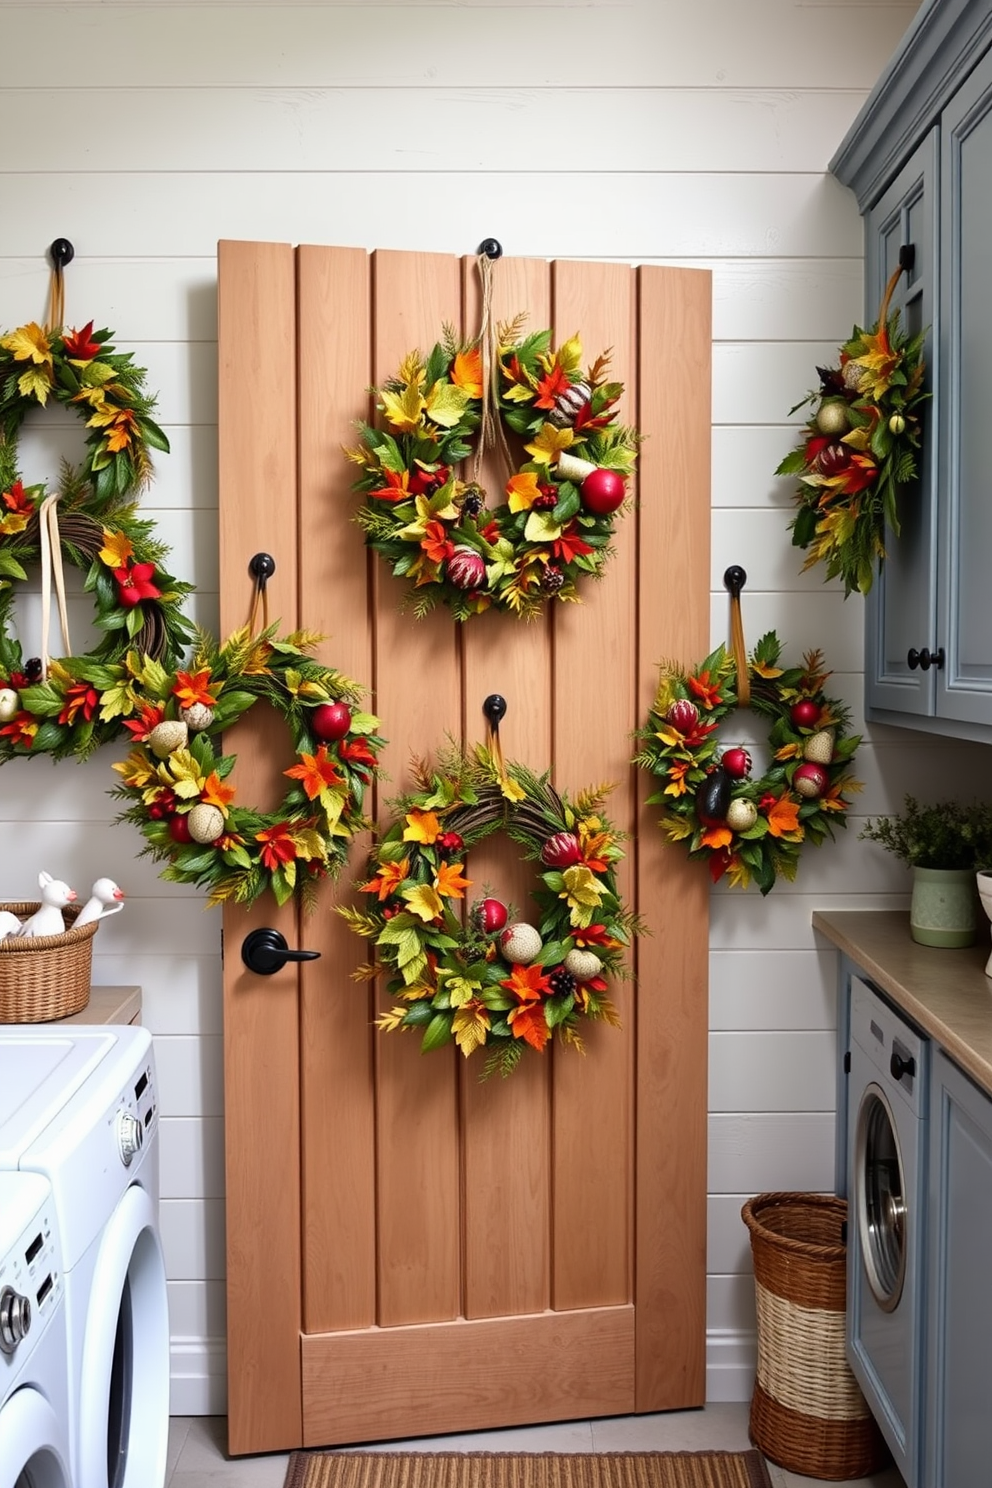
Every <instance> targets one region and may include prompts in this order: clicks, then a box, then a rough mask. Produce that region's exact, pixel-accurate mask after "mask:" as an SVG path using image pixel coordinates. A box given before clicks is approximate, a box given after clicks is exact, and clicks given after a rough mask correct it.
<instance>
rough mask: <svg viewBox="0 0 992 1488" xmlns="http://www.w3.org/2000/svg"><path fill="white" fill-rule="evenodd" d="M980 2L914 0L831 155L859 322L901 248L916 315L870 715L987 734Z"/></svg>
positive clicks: (875, 628)
mask: <svg viewBox="0 0 992 1488" xmlns="http://www.w3.org/2000/svg"><path fill="white" fill-rule="evenodd" d="M990 48H992V7H990V6H989V4H988V0H926V3H925V4H924V5H923V6H921V9H920V11H919V13H918V15H917V18H916V21H915V22H914V25H913V27H912V28H911V29H910V31H909V33H908V34H907V37H906V39H905V41H904V42H903V45H902V48H901V49H900V51H899V53H898V54H897V56H896V58H895V59H894V61H893V63H892V65H891V66H890V68H889V69H888V71H887V72H886V73H885V74H884V76H883V77H882V79H881V80H880V82H879V84H878V85H877V87H876V88H875V89H874V90H873V92H872V94H871V96H870V98H869V99H868V102H867V103H866V104H865V107H864V108H863V109H862V111H861V113H860V114H859V116H858V118H857V120H856V121H855V123H854V125H853V127H852V129H851V131H850V132H849V134H848V136H847V138H846V139H845V140H844V142H843V144H842V145H841V147H840V149H839V150H838V152H837V155H836V156H835V157H834V160H833V161H832V162H831V169H832V171H833V172H834V174H835V175H836V176H837V177H838V179H839V180H841V181H843V182H844V183H845V184H846V185H849V186H851V187H852V188H853V189H854V191H855V192H856V194H857V197H858V202H859V206H860V207H861V210H862V213H863V215H864V221H865V257H866V274H865V285H866V305H865V319H866V323H868V324H871V323H873V322H874V320H875V319H876V317H877V315H878V307H879V304H880V302H881V297H882V291H883V289H884V285H885V282H886V278H887V276H888V274H889V273H890V272H891V270H892V268H894V266H895V265H896V263H897V262H898V261H899V253H900V250H905V249H906V248H910V250H911V258H912V267H911V268H910V269H909V272H908V274H906V275H904V277H903V280H902V281H901V283H900V290H899V297H898V298H897V300H896V302H895V303H896V304H898V305H900V308H901V310H902V314H903V317H904V320H905V321H908V323H909V324H910V326H914V327H915V326H921V325H923V326H929V327H930V328H931V330H930V338H929V345H928V348H927V365H928V375H929V384H930V391H931V393H932V403H931V405H930V409H929V417H928V420H927V422H926V425H925V444H924V449H923V458H922V461H921V466H922V468H921V471H920V481H919V488H918V490H917V491H916V492H913V493H908V494H907V495H906V497H905V498H904V499H903V501H902V506H901V511H902V518H901V522H902V532H901V535H900V536H899V537H898V538H896V537H895V536H894V535H890V536H889V537H888V539H887V542H886V549H887V553H888V557H887V559H886V562H885V564H884V565H883V568H882V572H881V575H880V577H879V579H878V581H877V582H876V584H875V585H874V586H873V588H872V592H871V594H870V595H869V596H868V601H867V605H866V634H865V642H866V653H865V710H866V716H867V717H868V718H869V719H871V720H873V721H879V722H885V723H891V724H901V725H904V726H906V727H910V728H915V729H923V730H926V731H930V732H934V733H941V734H945V735H949V736H956V737H960V738H972V739H978V740H981V741H984V742H989V741H992V583H990V573H992V497H990V491H989V485H990V479H992V478H990V475H989V470H990V461H989V457H988V453H987V450H986V448H985V446H986V444H987V430H988V428H989V425H990V414H992V297H990V296H989V293H988V286H989V284H990V283H992V50H990Z"/></svg>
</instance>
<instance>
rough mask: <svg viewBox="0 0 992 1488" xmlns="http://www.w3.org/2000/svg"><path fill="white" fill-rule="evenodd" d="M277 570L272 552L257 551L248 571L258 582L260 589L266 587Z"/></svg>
mask: <svg viewBox="0 0 992 1488" xmlns="http://www.w3.org/2000/svg"><path fill="white" fill-rule="evenodd" d="M275 571H276V560H275V559H274V558H273V557H272V555H271V554H270V553H256V554H255V556H254V558H253V559H252V560H251V562H250V563H249V565H248V572H249V573H250V574H251V576H252V578H253V579H254V580H255V581H256V582H257V584H258V587H259V589H264V588H265V586H266V584H267V583H268V581H269V579H271V577H272V575H273V574H274V573H275Z"/></svg>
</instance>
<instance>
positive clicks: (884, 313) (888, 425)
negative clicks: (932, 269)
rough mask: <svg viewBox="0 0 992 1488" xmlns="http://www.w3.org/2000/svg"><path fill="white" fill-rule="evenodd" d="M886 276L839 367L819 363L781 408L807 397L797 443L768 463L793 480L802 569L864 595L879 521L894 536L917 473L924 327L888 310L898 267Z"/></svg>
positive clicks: (874, 562) (878, 555)
mask: <svg viewBox="0 0 992 1488" xmlns="http://www.w3.org/2000/svg"><path fill="white" fill-rule="evenodd" d="M902 272H903V269H902V266H900V267H899V268H898V269H897V270H896V271H895V273H894V274H893V275H892V277H891V278H890V280H889V283H888V285H887V286H886V290H885V297H884V299H883V301H882V306H881V309H880V311H879V317H878V320H877V321H876V323H875V325H873V326H872V327H871V329H870V330H867V331H865V330H862V329H861V328H860V327H858V326H855V327H854V330H853V332H852V334H851V339H850V340H849V341H847V342H845V344H844V346H843V347H842V348H841V350H840V357H839V365H838V366H837V367H818V368H817V369H816V370H817V372H818V373H819V376H820V387H819V390H818V391H817V392H811V393H808V394H807V395H806V397H805V398H803V399H802V401H801V402H799V403H797V404H796V405H795V407H794V408H791V409H790V410H789V412H790V415H791V414H793V413H796V412H797V410H798V409H800V408H805V407H806V406H807V405H810V404H812V405H814V412H813V414H812V416H811V417H810V418H809V419H808V420H807V422H806V424H805V426H804V428H803V431H802V434H801V437H800V444H799V446H798V448H797V449H794V450H793V451H792V452H791V453H790V454H788V455H786V457H785V459H784V460H783V461H782V463H781V464H780V465H779V467H778V469H777V470H776V472H775V473H776V475H794V476H798V478H799V485H798V487H797V490H796V492H795V501H796V504H797V506H798V507H799V511H798V513H797V514H796V516H795V517H794V518H793V520H792V522H791V523H790V528H791V531H792V542H793V546H794V547H797V548H803V549H805V550H808V557H807V558H806V561H805V563H804V564H803V569H802V571H803V572H805V571H806V570H807V569H809V568H812V567H814V565H815V564H817V563H823V564H825V565H826V576H827V578H828V579H834V578H840V579H842V580H843V583H844V597H845V598H846V597H847V596H848V595H849V594H851V593H852V592H853V591H855V590H857V591H859V592H860V593H862V594H867V593H868V592H869V590H870V589H871V586H872V582H873V580H874V577H875V570H876V568H877V566H878V565H879V564H880V563H882V562H883V561H884V558H885V527H886V524H888V527H889V528H890V530H891V531H892V532H893V533H894V534H895V535H896V536H898V535H899V526H900V522H899V500H900V497H901V496H902V495H903V494H904V492H905V490H906V488H907V487H908V486H909V485H910V483H911V482H912V481H913V480H915V478H916V451H917V450H918V448H919V445H920V435H921V425H920V412H919V409H920V404H921V403H923V402H924V401H925V400H926V399H927V398H928V397H929V394H928V393H927V392H925V391H924V388H923V375H924V370H925V368H924V363H923V345H924V341H925V339H926V332H925V331H921V332H919V333H918V334H917V335H915V336H911V335H909V334H907V333H906V332H904V331H902V330H901V329H900V326H899V311H898V310H897V311H896V312H895V313H894V314H893V315H892V316H891V317H890V316H888V307H889V302H890V301H891V298H892V294H893V291H894V289H895V287H896V284H897V282H898V279H899V276H900V274H901V273H902Z"/></svg>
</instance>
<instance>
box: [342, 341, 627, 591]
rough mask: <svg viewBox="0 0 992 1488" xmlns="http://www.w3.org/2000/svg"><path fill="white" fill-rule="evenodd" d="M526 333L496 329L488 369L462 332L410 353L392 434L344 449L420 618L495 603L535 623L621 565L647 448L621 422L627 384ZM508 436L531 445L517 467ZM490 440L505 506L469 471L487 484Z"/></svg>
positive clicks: (382, 403) (395, 395)
mask: <svg viewBox="0 0 992 1488" xmlns="http://www.w3.org/2000/svg"><path fill="white" fill-rule="evenodd" d="M522 323H523V317H518V319H517V320H515V321H514V322H513V323H512V325H509V326H500V327H499V328H498V329H497V333H496V338H495V346H494V349H493V365H492V367H491V368H489V369H487V368H484V359H483V351H482V349H481V348H480V345H479V344H478V343H469V344H461V343H459V342H458V341H456V340H455V338H454V336H453V335H452V334H450V333H449V334H448V335H446V337H445V340H444V341H443V342H440V343H438V344H437V345H436V346H435V347H434V348H433V350H432V351H431V352H430V354H429V355H428V357H427V358H426V360H421V358H420V355H419V353H417V352H411V353H410V354H409V355H408V356H407V357H406V358H405V359H404V361H403V363H402V365H401V366H400V369H399V371H398V373H397V375H396V376H395V377H392V378H390V379H389V380H388V381H387V382H386V383H385V385H384V386H383V387H382V388H381V389H379V390H378V392H377V395H376V396H377V402H376V407H377V409H378V410H379V412H380V413H381V414H382V416H383V423H384V427H383V428H381V429H375V428H372V427H370V426H369V425H367V424H361V425H359V428H360V430H361V434H362V440H361V443H360V444H359V446H358V447H357V448H356V449H351V450H347V451H346V453H347V455H348V457H349V458H350V459H351V460H353V461H354V462H355V464H357V465H358V466H359V467H360V469H361V476H360V477H359V479H358V480H357V481H356V489H357V490H359V491H362V492H363V493H364V495H365V502H364V505H363V506H362V507H361V509H360V510H359V512H358V514H357V520H358V522H359V523H360V524H361V526H362V527H363V528H364V530H365V536H366V542H367V543H368V544H369V546H371V547H373V548H374V549H375V550H376V551H377V552H378V553H380V554H381V555H382V556H383V557H384V558H385V559H386V560H387V562H388V563H389V564H390V565H391V567H392V571H393V573H394V574H395V575H396V576H397V577H398V578H404V579H406V580H408V581H409V583H410V585H411V588H410V592H409V598H410V602H411V603H412V606H413V608H414V610H415V612H416V613H417V614H418V615H423V614H426V613H427V612H428V611H429V610H431V609H433V608H434V607H435V606H436V605H437V604H444V605H447V606H448V607H449V609H450V610H451V611H452V613H453V615H454V616H455V618H456V619H457V620H466V619H468V618H469V617H470V616H471V615H477V614H479V613H480V612H481V611H483V610H486V609H488V608H489V607H490V606H494V607H495V608H497V609H503V610H509V611H511V612H513V613H516V614H518V615H523V616H525V617H527V618H533V617H535V616H536V615H538V614H540V613H541V611H542V610H543V608H544V605H545V603H546V602H547V601H548V600H552V599H557V600H563V601H564V600H570V601H575V600H577V599H578V585H579V582H580V580H581V579H583V578H584V577H598V576H599V575H600V574H601V572H602V569H603V566H604V564H605V562H606V559H607V557H608V556H609V553H610V540H611V537H612V534H613V528H614V520H615V517H616V515H617V513H618V511H619V509H620V508H621V507H622V506H623V505H624V502H625V500H626V495H627V492H626V480H627V478H628V477H629V475H630V474H631V472H632V470H633V467H634V461H635V459H636V454H637V442H638V435H637V434H636V433H635V432H634V431H633V430H631V429H627V428H624V427H623V426H621V425H620V424H618V423H617V422H616V416H617V415H616V405H617V403H618V402H619V400H620V398H621V396H622V394H623V384H622V383H619V382H611V381H608V380H607V367H608V363H609V358H608V356H607V355H606V354H604V355H603V356H601V357H599V359H598V360H597V361H596V362H595V364H594V365H593V366H592V367H590V368H589V369H588V370H586V371H583V369H582V346H581V343H580V341H579V339H578V337H573V338H572V339H571V340H569V341H566V342H564V343H563V345H561V346H560V347H558V348H557V350H556V349H554V348H553V347H552V345H551V332H550V331H548V330H543V331H537V332H535V334H533V335H531V336H527V337H526V338H525V339H520V336H521V328H522ZM490 371H491V373H492V378H491V382H492V392H491V394H490V385H489V384H490V377H489V375H488V374H489V372H490ZM487 431H488V432H487ZM507 431H509V433H510V436H511V438H512V437H514V436H516V437H517V439H518V440H520V439H522V440H523V443H524V448H523V453H524V456H525V459H524V463H522V464H519V465H517V467H516V468H515V469H514V467H513V457H512V456H511V455H510V452H509V447H508V444H507V437H506V435H507ZM489 434H491V436H492V438H493V440H494V442H495V444H496V445H497V446H498V449H499V453H500V455H501V457H502V459H503V462H504V464H505V466H506V470H507V478H506V483H505V487H504V490H503V493H502V500H501V501H500V502H499V503H498V504H497V505H495V506H493V507H487V505H486V493H485V491H484V490H483V489H482V487H481V486H480V485H479V482H478V479H477V478H475V477H473V478H471V479H462V478H461V477H460V476H459V474H458V473H457V471H458V467H459V465H460V463H461V462H462V461H465V460H467V459H468V457H469V456H470V455H472V454H473V451H474V452H475V456H476V460H475V464H476V475H477V473H478V464H479V456H480V454H481V452H482V445H483V444H484V443H486V442H487V439H488V437H489Z"/></svg>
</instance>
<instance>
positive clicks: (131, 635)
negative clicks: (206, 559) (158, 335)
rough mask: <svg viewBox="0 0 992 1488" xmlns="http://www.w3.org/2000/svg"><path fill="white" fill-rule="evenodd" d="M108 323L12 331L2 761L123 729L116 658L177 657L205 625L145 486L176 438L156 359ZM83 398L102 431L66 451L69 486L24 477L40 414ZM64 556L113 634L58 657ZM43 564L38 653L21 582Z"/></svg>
mask: <svg viewBox="0 0 992 1488" xmlns="http://www.w3.org/2000/svg"><path fill="white" fill-rule="evenodd" d="M110 337H111V333H110V332H109V331H106V330H103V331H97V332H94V331H93V324H92V322H90V323H89V324H88V325H86V326H84V327H83V329H82V330H80V331H67V330H55V331H50V330H44V329H43V328H42V327H40V326H38V325H36V324H34V323H32V324H30V325H25V326H21V327H20V328H19V329H17V330H15V331H12V332H10V333H9V334H8V335H5V336H2V337H0V762H2V761H3V760H6V759H10V758H12V757H14V756H16V755H30V756H36V755H41V754H48V755H51V756H53V757H54V758H56V759H59V758H62V757H64V756H66V755H76V756H78V757H80V758H81V757H83V756H85V755H87V754H88V753H89V752H90V751H91V750H92V749H94V748H96V746H97V745H98V744H100V743H103V742H105V741H106V740H108V739H111V738H113V737H115V736H116V735H117V734H119V732H120V725H119V721H118V714H117V712H116V711H115V709H114V707H113V705H112V704H111V705H108V704H107V703H105V702H103V701H102V700H101V693H102V692H104V691H106V690H107V689H112V687H113V684H114V668H115V667H116V665H118V664H119V663H120V662H122V661H123V658H124V657H125V655H126V653H127V652H128V651H129V650H130V649H132V648H133V649H135V650H137V651H138V652H140V653H147V654H148V656H150V657H151V658H153V659H154V660H156V661H161V662H163V663H164V664H165V665H166V666H173V665H175V664H176V662H177V661H178V659H179V657H180V656H181V654H182V651H183V648H184V647H185V646H186V645H187V644H188V643H189V641H190V640H191V639H192V635H193V630H192V627H191V625H190V624H189V622H188V621H187V620H186V618H185V617H184V616H183V614H182V613H181V609H180V605H181V604H182V602H183V600H184V599H185V598H186V596H187V595H188V594H190V593H191V592H192V588H193V586H192V585H191V584H186V583H180V582H179V581H178V580H176V579H175V578H174V577H173V575H172V574H170V573H169V572H168V571H167V569H166V568H165V566H164V560H165V558H166V555H167V552H168V550H167V548H165V546H164V545H163V544H161V543H159V542H157V541H156V540H155V538H154V536H153V530H154V529H153V525H152V523H151V522H148V521H144V520H142V519H140V518H139V517H138V516H137V514H136V509H135V507H134V505H133V503H132V501H131V499H130V498H131V497H132V496H133V493H134V492H135V491H136V490H137V489H138V487H140V486H141V485H142V484H144V483H145V482H146V481H147V480H148V479H149V478H150V476H151V456H150V453H149V451H150V450H151V449H158V450H168V448H169V444H168V440H167V439H166V437H165V435H164V434H163V433H162V430H161V429H160V428H159V427H158V425H157V424H156V423H155V421H154V419H153V418H152V413H153V411H154V407H155V400H154V398H153V397H151V396H150V395H148V394H147V393H145V392H144V382H145V376H146V374H145V372H144V369H143V368H141V367H136V366H134V364H133V360H132V357H131V354H130V353H121V352H116V351H115V350H114V348H113V346H112V345H111V343H110ZM53 405H59V406H63V405H64V406H67V407H71V408H73V410H74V412H76V413H77V414H78V415H79V416H80V417H81V418H83V419H84V421H85V424H86V427H87V429H89V431H90V432H89V434H88V435H87V439H86V443H87V447H88V453H87V455H86V457H85V459H84V460H83V462H82V464H81V465H80V466H79V467H78V469H77V468H73V467H72V466H71V465H69V464H68V463H66V462H63V464H62V468H61V474H60V481H59V488H58V490H57V491H55V492H49V490H48V488H47V486H46V484H45V483H44V482H40V483H38V484H34V485H28V486H25V484H24V482H23V480H22V478H21V474H20V470H19V464H18V443H19V438H20V433H21V428H22V425H23V423H24V419H25V417H26V416H27V414H28V413H29V412H30V411H31V410H32V409H36V408H39V407H41V408H44V407H50V406H53ZM63 560H64V561H65V562H67V563H69V564H70V565H71V566H73V567H75V568H78V569H81V570H82V571H83V572H84V573H85V575H86V579H85V584H84V587H85V589H86V590H87V591H88V592H90V593H91V594H92V596H93V601H94V606H95V622H94V623H95V625H96V627H97V628H98V629H99V630H101V631H103V632H104V638H103V640H102V641H101V642H100V643H99V645H98V646H96V647H95V649H94V650H92V651H90V652H87V653H85V654H84V655H80V656H71V655H67V656H65V657H64V658H61V659H59V660H53V659H51V658H49V656H48V654H47V651H48V640H47V638H48V588H47V585H48V583H49V566H51V570H52V573H53V574H54V580H55V589H56V595H57V598H58V600H59V610H60V615H61V620H62V630H63V638H64V641H65V645H66V650H67V651H68V649H69V642H68V620H67V617H66V607H65V597H64V592H63V587H62V563H63ZM39 562H40V563H41V564H42V581H43V590H42V599H43V621H42V623H43V641H42V652H43V655H42V656H41V657H38V658H29V659H25V658H24V656H23V654H22V650H21V646H20V643H19V642H18V641H17V640H16V639H15V638H14V637H13V636H12V634H11V623H12V617H13V608H14V599H15V585H16V584H17V583H20V582H23V581H24V580H25V579H26V578H27V569H28V567H29V566H31V565H32V564H36V563H39Z"/></svg>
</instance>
